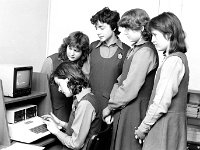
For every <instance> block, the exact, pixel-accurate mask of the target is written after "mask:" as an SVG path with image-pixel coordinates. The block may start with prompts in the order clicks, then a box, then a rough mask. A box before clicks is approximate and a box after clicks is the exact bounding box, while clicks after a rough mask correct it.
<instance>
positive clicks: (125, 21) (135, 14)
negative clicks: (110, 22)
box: [118, 8, 152, 41]
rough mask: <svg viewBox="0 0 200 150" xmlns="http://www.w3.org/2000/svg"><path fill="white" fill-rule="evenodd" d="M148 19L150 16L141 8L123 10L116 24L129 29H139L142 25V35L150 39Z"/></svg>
mask: <svg viewBox="0 0 200 150" xmlns="http://www.w3.org/2000/svg"><path fill="white" fill-rule="evenodd" d="M149 21H150V17H149V15H148V14H147V12H146V11H145V10H143V9H139V8H136V9H131V10H129V11H127V12H125V13H124V14H123V15H122V17H121V19H120V20H119V22H118V25H119V26H120V27H123V28H128V29H131V30H141V29H142V28H143V27H144V30H143V31H142V36H143V38H144V39H145V40H147V41H151V37H152V35H151V33H150V32H149V31H148V29H147V24H148V22H149Z"/></svg>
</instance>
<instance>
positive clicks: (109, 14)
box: [90, 7, 120, 36]
mask: <svg viewBox="0 0 200 150" xmlns="http://www.w3.org/2000/svg"><path fill="white" fill-rule="evenodd" d="M119 19H120V15H119V13H118V12H117V11H112V10H110V9H109V8H108V7H105V8H103V9H102V10H100V11H98V12H97V13H96V14H95V15H93V16H92V18H91V19H90V21H91V23H92V24H93V25H96V24H97V22H98V21H99V22H102V23H107V24H109V25H110V27H111V29H112V30H113V31H114V33H115V35H116V36H118V35H119V34H120V32H119V28H118V25H117V23H118V21H119Z"/></svg>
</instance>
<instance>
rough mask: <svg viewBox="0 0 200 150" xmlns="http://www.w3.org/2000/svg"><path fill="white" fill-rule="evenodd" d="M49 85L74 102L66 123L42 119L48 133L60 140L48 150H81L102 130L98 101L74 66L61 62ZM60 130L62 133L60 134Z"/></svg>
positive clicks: (81, 73)
mask: <svg viewBox="0 0 200 150" xmlns="http://www.w3.org/2000/svg"><path fill="white" fill-rule="evenodd" d="M51 81H52V83H53V84H57V85H58V91H59V92H62V93H63V94H65V96H66V97H70V96H73V97H74V101H73V106H72V112H71V114H70V119H69V122H68V123H66V122H63V121H61V120H59V119H58V118H57V117H56V116H55V115H54V114H53V113H50V115H45V116H44V122H45V123H46V124H47V129H48V130H49V131H50V132H51V133H52V134H54V135H55V136H56V137H57V138H58V140H59V143H57V144H56V145H54V146H53V147H51V148H49V149H53V150H60V149H62V150H71V149H81V150H84V149H85V146H86V145H87V140H88V139H89V138H90V136H91V135H93V134H94V133H97V132H99V130H100V127H101V112H100V109H99V108H98V106H99V105H98V104H97V103H98V101H96V99H95V97H94V94H92V93H91V89H90V87H89V83H88V80H87V78H86V77H85V76H84V74H83V72H82V71H81V70H80V69H79V68H78V67H77V65H76V64H73V63H70V62H63V63H61V64H60V65H59V66H58V67H57V69H56V70H55V71H54V72H53V73H52V75H51ZM66 100H67V99H66ZM59 126H61V127H63V128H64V129H65V132H62V131H60V130H59Z"/></svg>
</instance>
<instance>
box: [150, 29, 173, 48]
mask: <svg viewBox="0 0 200 150" xmlns="http://www.w3.org/2000/svg"><path fill="white" fill-rule="evenodd" d="M151 33H152V40H151V41H152V43H153V44H154V45H155V47H156V49H157V50H158V51H165V50H166V51H167V50H169V47H170V40H169V39H168V38H167V37H165V36H164V34H163V33H162V32H160V31H158V30H155V29H152V31H151Z"/></svg>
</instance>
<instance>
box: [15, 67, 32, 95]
mask: <svg viewBox="0 0 200 150" xmlns="http://www.w3.org/2000/svg"><path fill="white" fill-rule="evenodd" d="M26 70H29V71H30V82H29V86H27V87H24V88H17V85H16V81H17V72H18V71H26ZM32 76H33V66H25V67H15V68H14V76H13V82H14V83H13V97H19V96H25V95H28V94H29V93H30V92H31V89H32ZM24 91H25V92H24ZM26 91H30V92H28V93H27V94H26ZM18 93H21V94H18Z"/></svg>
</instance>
